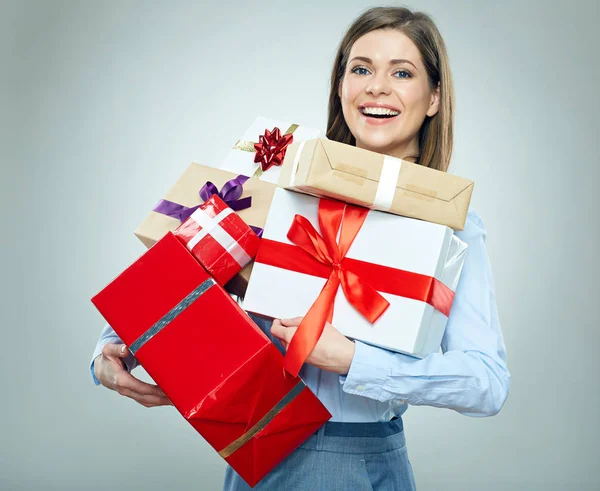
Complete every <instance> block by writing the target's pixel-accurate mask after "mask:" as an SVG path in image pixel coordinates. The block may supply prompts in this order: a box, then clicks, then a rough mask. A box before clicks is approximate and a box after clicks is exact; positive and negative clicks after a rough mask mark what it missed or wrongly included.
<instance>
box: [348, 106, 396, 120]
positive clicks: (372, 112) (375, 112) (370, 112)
mask: <svg viewBox="0 0 600 491" xmlns="http://www.w3.org/2000/svg"><path fill="white" fill-rule="evenodd" d="M358 110H359V111H360V112H361V114H363V115H364V116H367V117H369V118H376V119H390V118H394V117H396V116H398V114H400V112H399V111H394V110H393V109H388V108H386V107H360V108H359V109H358Z"/></svg>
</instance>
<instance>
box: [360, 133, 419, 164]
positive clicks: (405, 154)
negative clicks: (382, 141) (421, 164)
mask: <svg viewBox="0 0 600 491" xmlns="http://www.w3.org/2000/svg"><path fill="white" fill-rule="evenodd" d="M356 146H357V147H358V148H364V149H365V150H370V151H372V152H377V153H381V154H384V155H389V156H390V157H396V158H398V159H402V160H406V161H407V162H416V161H417V159H418V158H419V140H418V138H414V139H413V140H412V141H410V142H408V143H406V144H402V145H397V144H396V145H394V146H389V147H378V148H371V147H369V146H367V145H364V144H363V143H362V142H358V141H357V142H356Z"/></svg>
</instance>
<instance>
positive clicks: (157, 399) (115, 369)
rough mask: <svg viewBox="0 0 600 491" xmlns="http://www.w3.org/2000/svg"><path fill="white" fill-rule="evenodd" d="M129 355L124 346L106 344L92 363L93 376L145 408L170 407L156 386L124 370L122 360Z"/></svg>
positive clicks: (167, 400)
mask: <svg viewBox="0 0 600 491" xmlns="http://www.w3.org/2000/svg"><path fill="white" fill-rule="evenodd" d="M127 355H129V350H128V349H127V346H125V345H124V344H115V343H108V344H106V345H104V347H103V348H102V354H101V355H98V356H97V357H96V359H95V361H94V374H95V375H96V378H97V379H98V380H99V382H100V383H101V384H102V385H104V387H107V388H109V389H111V390H114V391H116V392H118V393H119V394H121V395H122V396H125V397H129V398H130V399H133V400H134V401H136V402H138V403H140V404H141V405H142V406H145V407H155V406H172V405H173V403H172V402H171V401H170V400H169V399H168V398H167V396H166V395H165V393H164V392H163V391H162V389H161V388H160V387H159V386H158V385H154V384H147V383H146V382H142V381H141V380H139V379H137V378H135V377H134V376H133V375H131V374H130V373H129V372H128V371H127V370H126V369H125V363H124V362H123V358H126V357H127Z"/></svg>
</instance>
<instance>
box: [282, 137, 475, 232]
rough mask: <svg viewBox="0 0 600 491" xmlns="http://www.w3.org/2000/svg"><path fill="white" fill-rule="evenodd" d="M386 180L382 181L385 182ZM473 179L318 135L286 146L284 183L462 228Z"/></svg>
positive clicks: (399, 213) (283, 170)
mask: <svg viewBox="0 0 600 491" xmlns="http://www.w3.org/2000/svg"><path fill="white" fill-rule="evenodd" d="M380 183H381V184H380ZM473 185H474V183H473V181H470V180H468V179H464V178H462V177H458V176H454V175H452V174H448V173H446V172H441V171H438V170H435V169H430V168H428V167H423V166H422V165H418V164H414V163H412V162H407V161H404V160H400V159H396V158H393V157H389V156H386V155H382V154H379V153H375V152H371V151H369V150H364V149H361V148H356V147H354V146H351V145H346V144H344V143H339V142H336V141H331V140H328V139H326V138H317V139H314V140H307V141H304V142H300V143H294V144H292V145H290V146H289V147H288V149H287V153H286V155H285V159H284V162H283V165H282V169H281V174H280V177H279V186H280V187H283V188H286V189H292V190H294V191H299V192H302V193H306V194H312V195H314V196H321V197H328V198H335V199H339V200H341V201H345V202H347V203H353V204H357V205H360V206H365V207H367V208H372V209H375V210H383V211H388V212H390V213H394V214H396V215H403V216H406V217H411V218H418V219H421V220H425V221H428V222H433V223H439V224H442V225H447V226H448V227H451V228H453V229H455V230H463V229H464V226H465V221H466V219H467V211H468V208H469V202H470V200H471V193H472V192H473Z"/></svg>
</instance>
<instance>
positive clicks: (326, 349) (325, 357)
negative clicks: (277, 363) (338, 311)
mask: <svg viewBox="0 0 600 491" xmlns="http://www.w3.org/2000/svg"><path fill="white" fill-rule="evenodd" d="M302 319H303V318H302V317H294V318H293V319H275V320H274V321H273V325H272V326H271V334H273V336H275V337H276V338H277V339H279V340H280V341H281V344H283V347H284V348H285V350H286V351H287V349H288V346H289V344H290V341H291V340H292V337H294V334H295V333H296V329H298V326H299V325H300V322H301V321H302ZM353 357H354V341H350V340H349V339H348V338H347V337H346V336H344V335H343V334H342V333H341V332H340V331H338V330H337V329H336V328H335V327H333V326H332V325H331V324H330V323H329V322H327V323H326V324H325V328H324V329H323V334H321V337H320V338H319V341H318V342H317V345H316V346H315V348H314V349H313V350H312V351H311V353H310V355H308V358H307V359H306V363H310V364H311V365H314V366H315V367H317V368H321V369H323V370H328V371H330V372H335V373H339V374H340V375H346V374H347V373H348V371H349V370H350V364H351V363H352V358H353Z"/></svg>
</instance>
